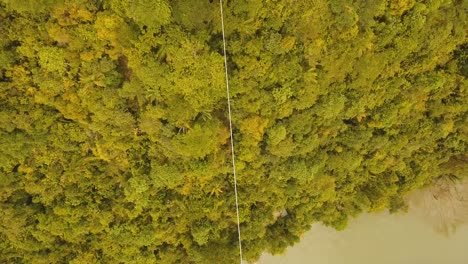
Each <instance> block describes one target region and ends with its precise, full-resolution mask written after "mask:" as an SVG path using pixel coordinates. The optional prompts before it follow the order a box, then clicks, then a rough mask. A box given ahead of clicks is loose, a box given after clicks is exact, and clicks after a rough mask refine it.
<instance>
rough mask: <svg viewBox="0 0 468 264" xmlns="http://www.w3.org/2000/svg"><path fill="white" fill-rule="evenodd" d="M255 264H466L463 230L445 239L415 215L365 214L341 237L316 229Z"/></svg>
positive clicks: (466, 230)
mask: <svg viewBox="0 0 468 264" xmlns="http://www.w3.org/2000/svg"><path fill="white" fill-rule="evenodd" d="M258 263H259V264H302V263H305V264H308V263H311V264H312V263H313V264H374V263H376V264H442V263H443V264H467V263H468V227H467V226H466V225H465V226H461V227H459V228H458V229H457V231H456V232H455V233H454V234H452V235H451V236H444V235H442V234H440V233H438V232H436V231H434V229H433V227H432V226H431V225H430V224H428V223H425V222H424V221H422V219H421V217H420V216H419V215H417V214H416V213H411V212H410V213H407V214H395V215H390V214H388V213H380V214H373V215H371V214H364V215H362V216H360V217H358V218H356V219H353V220H351V221H350V223H349V226H348V228H346V229H345V230H344V231H336V230H334V229H331V228H328V227H324V226H322V225H319V224H316V225H314V226H312V228H311V230H310V231H309V232H307V233H306V234H305V235H304V236H303V238H302V239H301V242H300V243H299V244H297V245H295V246H294V247H291V248H289V249H288V250H287V251H286V252H285V254H284V255H279V256H271V255H268V254H265V255H264V256H262V258H261V260H260V261H259V262H258Z"/></svg>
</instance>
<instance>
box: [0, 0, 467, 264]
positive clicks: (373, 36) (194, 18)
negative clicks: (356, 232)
mask: <svg viewBox="0 0 468 264" xmlns="http://www.w3.org/2000/svg"><path fill="white" fill-rule="evenodd" d="M227 2H228V3H227V4H226V6H225V22H226V33H227V44H228V45H227V51H228V66H229V72H230V81H231V92H232V106H233V109H232V111H233V128H234V140H235V146H236V149H235V151H236V154H237V165H238V183H239V201H240V220H241V229H242V231H243V242H244V250H245V258H246V260H249V261H254V260H256V259H257V258H258V257H259V255H260V254H261V253H262V252H264V251H270V252H273V253H277V252H281V251H283V250H284V249H285V248H286V247H287V246H289V245H291V244H293V243H294V242H296V241H298V239H299V237H300V235H301V234H302V233H303V232H305V231H306V230H307V229H308V228H309V227H310V225H311V224H312V223H313V222H323V223H325V224H326V225H330V226H333V227H335V228H338V229H342V228H344V227H345V226H346V223H347V219H348V217H350V216H355V215H357V214H359V213H360V212H363V211H379V210H383V209H386V208H387V209H390V210H398V209H399V208H401V207H402V206H404V202H403V199H402V197H403V196H404V195H405V194H406V193H408V192H410V191H412V190H414V189H417V188H419V187H422V186H424V185H426V184H428V183H430V182H432V181H433V179H435V178H438V177H439V176H448V177H462V174H463V173H462V172H463V171H465V170H464V169H463V166H462V165H461V164H462V163H463V162H459V161H465V160H466V159H465V157H466V152H467V135H468V125H467V124H468V122H467V118H468V115H467V110H468V98H467V80H466V78H467V67H468V63H467V47H468V44H467V36H466V28H467V27H468V25H467V21H468V19H467V17H466V15H467V13H466V9H467V2H466V1H464V0H462V1H455V0H433V1H420V0H372V1H365V0H359V1H347V0H332V1H331V0H330V1H328V0H299V1H297V0H271V1H263V0H235V1H227ZM218 5H219V3H218V1H210V0H178V1H168V0H151V1H149V0H148V1H146V0H145V1H143V0H140V1H129V0H125V1H120V0H100V1H95V0H78V1H76V0H74V1H72V0H40V1H32V0H27V1H26V0H24V1H23V0H1V1H0V34H1V36H2V37H1V38H0V49H1V52H0V262H1V263H138V264H140V263H235V262H236V261H237V254H238V253H237V246H236V243H237V233H236V232H237V228H236V217H235V207H234V194H233V181H232V174H231V167H230V166H231V163H230V162H231V160H230V158H231V156H230V144H229V127H228V124H229V123H228V120H227V113H226V110H227V106H226V94H225V87H224V68H223V67H224V61H223V57H222V38H221V28H220V26H221V23H220V16H219V6H218ZM450 164H452V165H453V166H450ZM275 212H287V215H286V214H285V215H283V216H281V217H280V216H277V215H278V213H276V214H275ZM275 215H276V216H275Z"/></svg>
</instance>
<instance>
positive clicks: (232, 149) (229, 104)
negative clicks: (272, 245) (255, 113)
mask: <svg viewBox="0 0 468 264" xmlns="http://www.w3.org/2000/svg"><path fill="white" fill-rule="evenodd" d="M219 7H220V11H221V30H222V32H223V51H224V71H225V75H226V94H227V103H228V114H229V132H230V137H231V158H232V172H233V175H234V194H235V197H236V216H237V234H238V235H239V258H240V264H242V239H241V230H240V218H239V198H238V195H237V177H236V155H235V153H234V137H233V133H232V114H231V93H230V90H229V75H228V63H227V54H226V36H225V33H224V13H223V0H219Z"/></svg>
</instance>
